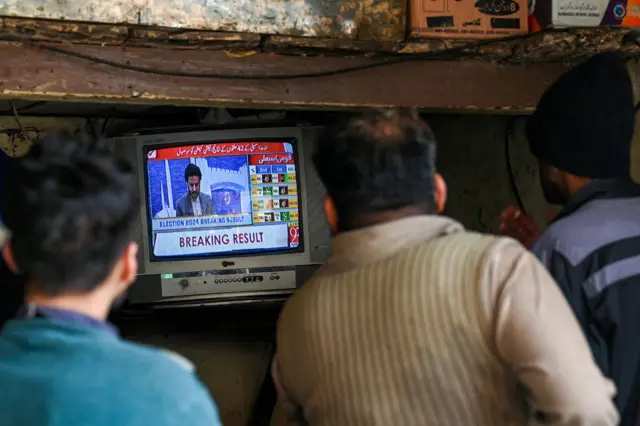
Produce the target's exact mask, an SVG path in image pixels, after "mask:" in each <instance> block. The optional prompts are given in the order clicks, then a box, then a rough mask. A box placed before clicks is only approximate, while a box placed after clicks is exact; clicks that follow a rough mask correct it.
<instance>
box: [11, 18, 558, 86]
mask: <svg viewBox="0 0 640 426" xmlns="http://www.w3.org/2000/svg"><path fill="white" fill-rule="evenodd" d="M568 31H569V29H562V28H560V29H554V28H552V29H548V30H544V31H542V32H537V33H530V34H520V35H515V36H509V37H503V38H496V39H489V40H483V41H480V42H476V43H473V44H469V45H464V46H459V47H453V48H446V49H440V50H436V51H431V52H426V53H420V54H415V55H407V56H399V57H393V58H390V59H385V60H382V61H377V62H371V63H368V64H361V65H354V66H350V67H343V68H334V69H331V70H325V71H317V72H310V73H293V74H232V73H193V72H187V71H173V70H164V69H158V68H151V67H141V66H137V65H131V64H127V63H121V62H117V61H112V60H109V59H103V58H99V57H96V56H92V55H87V54H84V53H80V52H73V51H70V50H67V49H61V48H59V47H56V46H50V45H43V44H40V43H34V46H36V47H38V48H40V49H42V50H46V51H49V52H52V53H56V54H60V55H66V56H69V57H74V58H77V59H82V60H85V61H88V62H92V63H95V64H100V65H105V66H110V67H113V68H119V69H123V70H127V71H135V72H139V73H144V74H154V75H163V76H170V77H185V78H204V79H223V80H296V79H305V78H319V77H329V76H334V75H339V74H347V73H352V72H356V71H364V70H368V69H372V68H379V67H383V66H389V65H394V64H399V63H403V62H410V61H425V60H436V59H451V58H455V57H458V56H459V55H460V54H462V53H464V52H465V51H467V50H469V49H478V48H480V47H485V46H489V45H494V44H498V43H508V42H512V41H518V40H525V39H528V38H531V37H533V36H539V35H540V34H541V33H543V32H568ZM9 38H12V39H14V40H13V41H16V40H15V39H16V37H9ZM0 40H3V38H0ZM18 41H22V42H28V41H30V40H28V39H20V38H18Z"/></svg>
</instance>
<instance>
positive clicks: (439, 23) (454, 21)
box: [409, 0, 575, 39]
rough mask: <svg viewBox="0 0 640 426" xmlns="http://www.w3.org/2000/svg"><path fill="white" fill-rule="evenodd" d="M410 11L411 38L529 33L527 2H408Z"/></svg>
mask: <svg viewBox="0 0 640 426" xmlns="http://www.w3.org/2000/svg"><path fill="white" fill-rule="evenodd" d="M574 1H575V0H574ZM409 10H410V12H409V13H410V19H411V35H412V36H413V37H437V38H465V39H482V38H500V37H508V36H511V35H515V34H525V33H527V32H528V22H527V20H528V15H529V11H528V3H527V0H411V1H410V9H409Z"/></svg>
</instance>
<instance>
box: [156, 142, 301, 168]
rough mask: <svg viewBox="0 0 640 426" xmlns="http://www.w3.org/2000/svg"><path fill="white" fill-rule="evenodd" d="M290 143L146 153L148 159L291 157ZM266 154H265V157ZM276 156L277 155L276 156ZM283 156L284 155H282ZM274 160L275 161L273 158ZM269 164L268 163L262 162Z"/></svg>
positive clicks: (193, 147) (190, 147) (203, 146)
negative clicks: (231, 156)
mask: <svg viewBox="0 0 640 426" xmlns="http://www.w3.org/2000/svg"><path fill="white" fill-rule="evenodd" d="M287 151H291V145H290V144H288V143H284V142H230V143H210V144H197V145H188V146H178V147H174V148H162V149H153V150H151V151H149V152H148V153H147V160H148V161H161V160H177V159H180V158H198V157H222V156H230V155H254V154H279V155H282V156H285V157H286V156H289V157H291V163H290V164H293V155H292V154H291V153H289V152H287ZM266 157H268V156H265V158H266ZM276 157H277V156H276ZM283 158H284V157H283ZM274 161H277V159H276V160H274ZM264 164H269V163H264ZM270 164H289V163H270Z"/></svg>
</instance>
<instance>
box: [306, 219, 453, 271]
mask: <svg viewBox="0 0 640 426" xmlns="http://www.w3.org/2000/svg"><path fill="white" fill-rule="evenodd" d="M463 230H464V227H463V226H462V225H461V224H460V223H458V222H456V221H455V220H453V219H449V218H447V217H444V216H435V215H420V216H411V217H407V218H403V219H399V220H394V221H391V222H386V223H382V224H379V225H374V226H370V227H367V228H362V229H357V230H355V231H350V232H345V233H342V234H338V235H337V236H335V237H334V238H333V240H332V242H331V253H330V254H329V256H328V257H327V258H326V259H325V262H324V264H323V266H322V267H321V268H320V270H319V271H318V274H321V275H326V274H337V273H342V272H346V271H349V270H351V269H354V268H357V267H360V266H364V265H367V264H370V263H374V262H377V261H380V260H382V259H385V258H387V257H390V256H392V255H394V254H395V253H397V252H399V251H401V250H404V249H407V248H410V247H413V246H416V245H418V244H420V243H423V242H426V241H428V240H431V239H433V238H437V237H440V236H443V235H448V234H452V233H455V232H461V231H463Z"/></svg>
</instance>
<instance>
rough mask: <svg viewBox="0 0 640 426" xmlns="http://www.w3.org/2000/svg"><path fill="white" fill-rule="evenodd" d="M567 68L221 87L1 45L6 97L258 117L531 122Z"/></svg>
mask: <svg viewBox="0 0 640 426" xmlns="http://www.w3.org/2000/svg"><path fill="white" fill-rule="evenodd" d="M59 48H62V49H66V50H68V51H70V52H77V53H82V54H85V55H90V56H93V57H96V58H101V59H105V60H110V61H115V62H118V63H121V64H129V65H135V66H140V67H145V68H153V69H157V70H173V71H183V72H192V73H212V72H217V73H231V74H243V75H249V74H253V75H255V74H268V75H282V74H291V73H314V72H320V71H328V70H334V69H338V68H343V67H351V66H355V65H366V64H370V63H371V62H372V61H373V60H372V59H368V58H364V57H358V58H343V57H339V58H337V57H314V58H304V57H299V56H279V55H274V54H265V53H257V54H253V55H249V56H242V57H233V56H230V55H228V54H226V53H225V52H217V51H199V50H167V49H148V48H130V47H128V48H121V47H116V46H104V47H99V46H92V45H69V46H63V47H59ZM564 69H565V68H564V67H563V65H561V64H553V63H551V64H535V65H527V66H515V65H499V64H495V63H491V62H483V61H468V60H460V61H415V60H413V61H405V62H402V63H398V64H395V65H388V66H382V67H377V68H371V69H367V70H363V71H358V72H352V73H347V74H339V75H333V76H327V77H315V78H308V79H295V80H221V79H212V78H207V79H201V78H185V77H173V76H163V75H154V74H144V73H140V72H134V71H128V70H122V69H119V68H115V67H111V66H106V65H101V64H95V63H91V62H88V61H86V60H83V59H78V58H74V57H69V56H65V55H62V54H58V53H52V52H50V51H46V50H42V49H39V48H35V47H33V46H31V45H21V44H0V83H1V85H0V97H1V98H5V99H10V98H24V99H38V100H65V99H66V100H74V101H87V102H88V101H91V102H95V101H102V102H118V103H137V104H144V103H146V104H149V103H151V104H172V105H190V106H245V107H261V108H330V109H351V108H362V107H409V106H412V107H418V108H421V109H424V110H435V111H438V110H458V111H472V112H479V111H491V112H498V111H499V112H526V111H530V110H531V109H533V108H534V107H535V105H536V103H537V101H538V99H539V97H540V95H541V93H542V92H543V90H544V89H545V88H546V87H547V86H548V85H549V84H550V83H551V82H553V81H554V80H555V79H556V78H557V77H558V76H559V75H560V73H562V72H563V71H564Z"/></svg>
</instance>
